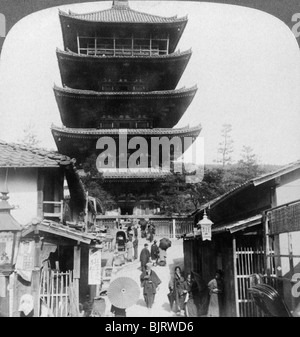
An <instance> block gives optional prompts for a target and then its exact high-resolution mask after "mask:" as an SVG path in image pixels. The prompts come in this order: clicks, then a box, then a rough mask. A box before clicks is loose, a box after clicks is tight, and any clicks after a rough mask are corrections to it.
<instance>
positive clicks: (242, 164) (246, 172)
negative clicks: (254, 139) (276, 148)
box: [238, 145, 262, 181]
mask: <svg viewBox="0 0 300 337" xmlns="http://www.w3.org/2000/svg"><path fill="white" fill-rule="evenodd" d="M241 157H242V159H240V160H239V161H238V176H240V177H241V178H242V179H243V180H244V181H246V180H250V179H252V178H255V177H257V176H258V175H259V174H261V173H262V172H261V170H260V169H259V165H258V162H257V157H256V155H255V154H254V153H253V149H252V148H251V147H250V146H245V145H244V146H243V148H242V153H241Z"/></svg>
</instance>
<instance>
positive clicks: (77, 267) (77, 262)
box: [73, 243, 81, 309]
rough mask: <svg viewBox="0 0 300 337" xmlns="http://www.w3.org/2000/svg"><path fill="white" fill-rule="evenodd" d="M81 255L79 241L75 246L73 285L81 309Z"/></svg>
mask: <svg viewBox="0 0 300 337" xmlns="http://www.w3.org/2000/svg"><path fill="white" fill-rule="evenodd" d="M80 256H81V247H80V245H79V243H78V244H77V246H75V247H74V267H73V269H74V270H73V285H74V291H75V298H76V299H77V300H78V303H77V307H78V309H79V279H80Z"/></svg>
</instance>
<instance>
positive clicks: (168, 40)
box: [167, 35, 170, 55]
mask: <svg viewBox="0 0 300 337" xmlns="http://www.w3.org/2000/svg"><path fill="white" fill-rule="evenodd" d="M169 42H170V38H169V35H168V38H167V55H168V54H169Z"/></svg>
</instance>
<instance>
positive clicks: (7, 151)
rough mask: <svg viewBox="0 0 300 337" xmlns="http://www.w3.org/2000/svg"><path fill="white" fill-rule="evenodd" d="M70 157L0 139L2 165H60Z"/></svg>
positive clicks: (0, 162) (0, 163)
mask: <svg viewBox="0 0 300 337" xmlns="http://www.w3.org/2000/svg"><path fill="white" fill-rule="evenodd" d="M62 160H71V159H70V158H69V157H67V156H64V155H61V154H59V153H57V152H54V151H48V150H46V149H42V148H34V147H30V146H27V145H23V144H16V143H6V142H4V141H1V140H0V167H58V166H59V164H60V162H61V161H62Z"/></svg>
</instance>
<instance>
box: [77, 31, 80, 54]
mask: <svg viewBox="0 0 300 337" xmlns="http://www.w3.org/2000/svg"><path fill="white" fill-rule="evenodd" d="M77 52H78V54H80V39H79V35H78V33H77Z"/></svg>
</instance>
